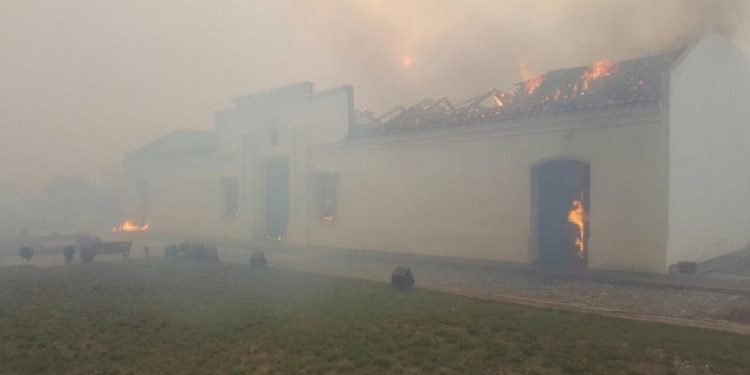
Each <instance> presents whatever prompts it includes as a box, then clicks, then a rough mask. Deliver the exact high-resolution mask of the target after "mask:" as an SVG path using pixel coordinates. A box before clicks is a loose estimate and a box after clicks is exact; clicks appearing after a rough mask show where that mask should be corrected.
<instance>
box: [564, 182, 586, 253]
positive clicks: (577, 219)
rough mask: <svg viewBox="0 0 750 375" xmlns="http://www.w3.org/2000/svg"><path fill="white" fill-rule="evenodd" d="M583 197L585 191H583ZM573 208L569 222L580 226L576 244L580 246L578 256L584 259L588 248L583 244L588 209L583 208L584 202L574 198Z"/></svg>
mask: <svg viewBox="0 0 750 375" xmlns="http://www.w3.org/2000/svg"><path fill="white" fill-rule="evenodd" d="M581 197H583V193H581ZM572 205H573V209H571V210H570V212H568V222H570V223H573V224H575V225H576V226H577V227H578V236H577V237H576V240H575V245H576V246H578V256H579V257H581V259H583V257H584V254H585V252H586V249H585V248H584V245H583V239H584V235H585V232H584V231H585V221H586V211H584V209H583V202H581V201H580V200H574V201H573V202H572Z"/></svg>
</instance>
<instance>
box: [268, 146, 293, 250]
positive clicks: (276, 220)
mask: <svg viewBox="0 0 750 375" xmlns="http://www.w3.org/2000/svg"><path fill="white" fill-rule="evenodd" d="M265 165H266V168H265V169H266V223H267V229H266V230H267V235H268V238H270V239H274V240H278V241H281V240H284V239H285V238H286V228H287V223H288V221H289V162H288V161H287V160H286V159H279V160H269V161H267V162H266V163H265Z"/></svg>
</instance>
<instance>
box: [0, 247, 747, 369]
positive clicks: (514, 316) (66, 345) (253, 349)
mask: <svg viewBox="0 0 750 375" xmlns="http://www.w3.org/2000/svg"><path fill="white" fill-rule="evenodd" d="M417 281H418V280H417ZM35 373H36V374H64V373H70V374H256V373H257V374H266V373H274V374H302V373H305V374H390V373H398V374H400V373H422V374H561V373H562V374H748V373H750V338H748V337H742V336H735V335H730V334H726V333H720V332H713V331H704V330H698V329H688V328H678V327H671V326H661V325H655V324H648V323H640V322H633V321H626V320H618V319H612V318H606V317H600V316H587V315H583V314H578V313H571V312H561V311H553V310H544V309H539V308H531V307H525V306H517V305H511V304H505V303H496V302H489V301H479V300H473V299H468V298H462V297H457V296H451V295H444V294H439V293H433V292H426V291H419V290H411V291H406V292H400V291H396V290H393V289H391V288H390V287H389V286H387V285H381V284H373V283H368V282H357V281H351V280H340V279H334V278H328V277H323V276H315V275H309V274H302V273H294V272H287V271H281V270H275V269H265V270H255V269H251V268H249V266H243V265H238V264H225V263H216V264H192V263H186V262H180V261H171V260H165V259H149V260H148V261H145V260H131V261H124V262H111V263H100V264H93V265H91V266H73V267H59V268H50V269H38V268H34V267H25V266H24V267H7V268H0V374H35Z"/></svg>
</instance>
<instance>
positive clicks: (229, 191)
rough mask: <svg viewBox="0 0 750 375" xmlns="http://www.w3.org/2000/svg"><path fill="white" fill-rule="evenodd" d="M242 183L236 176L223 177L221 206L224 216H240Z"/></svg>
mask: <svg viewBox="0 0 750 375" xmlns="http://www.w3.org/2000/svg"><path fill="white" fill-rule="evenodd" d="M239 192H240V184H239V182H238V181H237V179H236V178H234V177H222V178H221V206H222V215H223V216H224V217H238V216H239V215H240V209H239Z"/></svg>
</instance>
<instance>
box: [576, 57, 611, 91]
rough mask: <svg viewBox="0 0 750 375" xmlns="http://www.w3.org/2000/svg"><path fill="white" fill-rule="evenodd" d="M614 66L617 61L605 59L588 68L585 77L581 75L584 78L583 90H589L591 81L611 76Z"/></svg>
mask: <svg viewBox="0 0 750 375" xmlns="http://www.w3.org/2000/svg"><path fill="white" fill-rule="evenodd" d="M614 66H615V63H614V62H612V60H607V59H604V60H601V61H599V62H597V63H596V64H594V65H592V66H590V67H589V68H588V69H586V72H584V73H583V77H581V79H582V80H583V87H582V92H584V93H585V92H586V91H588V89H589V86H590V85H591V82H593V81H595V80H597V79H599V78H602V77H609V76H610V75H611V74H612V68H614Z"/></svg>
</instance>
